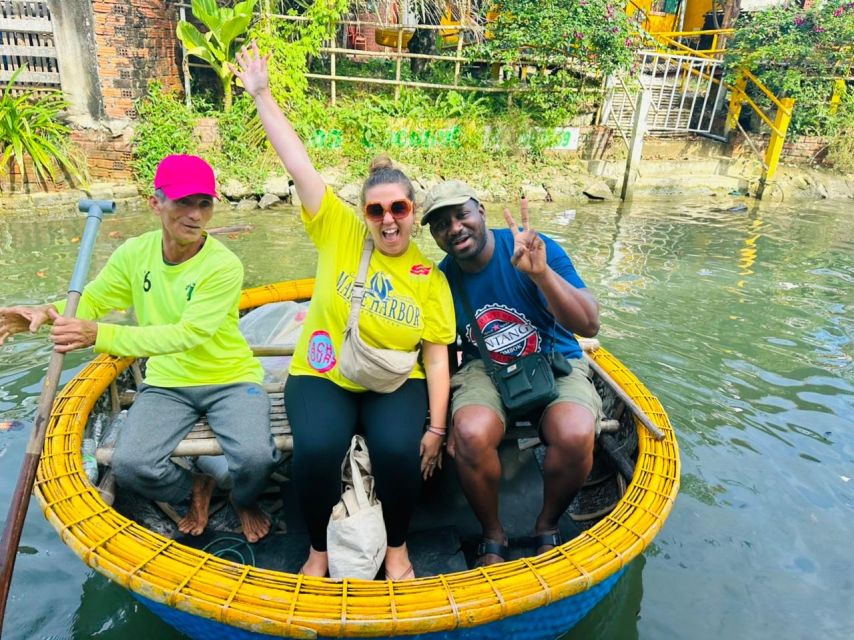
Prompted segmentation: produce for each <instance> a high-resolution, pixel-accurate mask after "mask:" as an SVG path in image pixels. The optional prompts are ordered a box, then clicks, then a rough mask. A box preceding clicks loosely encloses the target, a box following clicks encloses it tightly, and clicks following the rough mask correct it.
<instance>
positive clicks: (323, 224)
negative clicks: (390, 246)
mask: <svg viewBox="0 0 854 640" xmlns="http://www.w3.org/2000/svg"><path fill="white" fill-rule="evenodd" d="M302 220H303V223H304V224H305V228H306V231H308V235H309V237H310V238H311V239H312V241H313V242H314V244H315V245H316V246H317V249H318V261H317V275H316V280H315V284H314V295H313V296H312V299H311V305H310V306H309V309H308V315H307V316H306V319H305V323H304V325H303V328H302V333H301V334H300V339H299V342H298V343H297V346H296V350H295V352H294V358H293V361H292V362H291V368H290V374H291V375H310V376H318V377H324V378H328V379H329V380H331V381H332V382H334V383H335V384H337V385H338V386H340V387H343V388H344V389H348V390H350V391H364V390H365V389H364V387H361V386H359V385H357V384H354V383H353V382H351V381H350V380H348V379H347V378H345V377H344V376H342V375H341V372H340V371H339V368H338V366H337V364H338V360H337V356H338V353H339V352H340V349H341V343H342V342H343V341H344V327H345V326H346V324H347V318H348V317H349V315H350V296H351V293H352V290H353V282H354V280H355V279H356V275H357V274H358V271H359V262H360V261H361V257H362V248H363V246H364V242H365V237H366V235H367V228H366V227H365V223H364V221H363V220H362V219H361V218H360V217H358V216H357V215H356V213H355V211H353V210H352V209H351V208H350V207H348V206H347V205H346V204H345V203H344V202H342V201H341V200H340V199H339V198H338V196H336V195H335V194H334V193H333V192H332V190H331V189H327V190H326V194H325V195H324V196H323V202H322V203H321V205H320V210H319V211H318V212H317V215H315V216H314V218H310V217H309V216H308V215H307V213H306V212H305V210H303V213H302ZM359 333H360V335H361V337H362V339H363V340H364V341H365V342H366V343H367V344H369V345H371V346H372V347H379V348H383V349H397V350H400V351H413V350H414V349H416V348H418V346H419V344H420V342H421V341H422V340H427V341H429V342H433V343H436V344H450V343H452V342H453V341H454V339H455V338H456V325H455V319H454V305H453V302H452V301H451V290H450V288H449V287H448V281H447V280H446V279H445V275H444V274H443V273H442V272H441V271H440V270H439V268H438V267H437V266H436V265H435V264H434V263H433V262H432V261H431V260H430V259H429V258H427V257H425V256H424V254H423V253H421V250H420V249H419V248H418V247H417V246H416V245H415V243H414V242H410V243H409V247H408V248H407V250H406V252H405V253H404V254H403V255H400V256H395V257H392V256H386V255H383V254H382V253H380V252H379V251H377V250H374V252H373V253H372V254H371V261H370V263H369V264H368V275H367V277H366V279H365V297H364V299H363V300H362V310H361V313H360V314H359ZM409 377H410V378H424V377H425V375H424V368H423V366H422V365H421V363H420V362H419V363H418V364H417V365H416V366H415V369H413V371H412V374H411V375H410V376H409Z"/></svg>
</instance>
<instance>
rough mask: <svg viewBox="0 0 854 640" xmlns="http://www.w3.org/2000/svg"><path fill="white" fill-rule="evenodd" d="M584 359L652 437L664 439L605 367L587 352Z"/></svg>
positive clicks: (661, 432)
mask: <svg viewBox="0 0 854 640" xmlns="http://www.w3.org/2000/svg"><path fill="white" fill-rule="evenodd" d="M584 359H585V360H587V362H588V363H589V364H590V368H591V369H593V371H595V372H596V375H598V376H599V377H600V378H601V379H602V381H603V382H605V384H607V385H608V386H609V387H611V388H612V389H613V390H614V393H616V394H617V395H618V396H619V397H620V400H622V401H623V402H624V403H625V404H626V406H627V407H628V408H629V410H630V411H631V412H632V413H633V414H635V416H637V418H638V420H640V421H641V424H642V425H643V426H645V427H646V428H647V431H649V432H650V433H651V434H652V437H653V438H655V439H656V440H664V432H663V431H662V430H661V429H659V428H658V427H657V426H655V425H654V424H653V422H652V420H650V419H649V416H647V415H646V413H645V412H644V410H643V409H641V408H640V407H639V406H638V404H637V402H635V401H634V400H632V398H631V397H630V396H629V394H628V393H626V392H625V390H624V389H623V388H622V387H621V386H620V385H618V384H617V381H616V380H614V379H613V378H612V377H611V376H610V375H608V373H607V372H606V371H605V369H603V368H602V367H601V366H600V365H599V363H597V362H596V361H595V360H594V359H593V358H591V357H590V356H589V355H587V353H585V354H584Z"/></svg>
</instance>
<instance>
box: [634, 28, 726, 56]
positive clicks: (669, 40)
mask: <svg viewBox="0 0 854 640" xmlns="http://www.w3.org/2000/svg"><path fill="white" fill-rule="evenodd" d="M733 33H735V29H702V30H700V31H659V32H656V33H651V34H650V35H651V36H652V37H653V38H654V39H655V40H657V41H658V42H659V43H660V44H662V45H664V46H665V47H666V49H662V50H663V51H666V50H669V49H676V50H678V51H681V52H682V53H688V54H691V55H696V56H700V57H701V58H721V57H723V54H724V52H725V51H726V46H721V45H724V44H725V43H722V42H721V40H723V38H724V37H726V36H731V35H732V34H733ZM702 36H711V37H712V46H711V47H709V48H708V49H694V48H692V47H689V46H688V45H686V44H684V43H683V42H679V41H678V40H677V38H682V39H683V40H685V39H693V38H700V37H702Z"/></svg>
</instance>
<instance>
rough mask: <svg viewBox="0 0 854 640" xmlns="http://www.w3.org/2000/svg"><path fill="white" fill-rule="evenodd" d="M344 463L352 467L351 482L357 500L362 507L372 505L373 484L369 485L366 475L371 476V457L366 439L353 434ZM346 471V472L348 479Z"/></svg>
mask: <svg viewBox="0 0 854 640" xmlns="http://www.w3.org/2000/svg"><path fill="white" fill-rule="evenodd" d="M344 460H345V462H344V465H343V466H346V465H349V467H350V478H349V480H350V483H351V484H352V486H353V492H354V493H355V497H356V501H357V502H358V503H359V506H360V507H362V508H367V507H369V506H370V505H371V495H370V494H371V490H372V489H373V486H369V483H367V482H366V478H365V477H364V476H365V475H367V476H370V458H369V457H368V450H367V448H365V446H364V439H363V438H361V437H360V436H353V440H352V441H351V443H350V449H349V450H348V451H347V457H346V458H345V459H344ZM346 475H347V474H346V472H345V473H344V476H345V481H346Z"/></svg>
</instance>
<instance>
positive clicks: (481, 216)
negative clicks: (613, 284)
mask: <svg viewBox="0 0 854 640" xmlns="http://www.w3.org/2000/svg"><path fill="white" fill-rule="evenodd" d="M521 218H522V229H521V230H520V229H519V227H518V226H517V225H516V222H515V221H514V219H513V216H512V215H511V214H510V211H509V210H507V209H505V210H504V219H505V220H506V222H507V225H508V228H506V229H489V228H487V226H486V211H485V209H484V207H483V204H481V202H480V201H479V199H478V196H477V193H476V192H475V191H474V190H473V189H472V188H471V187H469V186H468V185H467V184H465V183H464V182H460V181H458V180H451V181H447V182H442V183H440V184H438V185H436V186H435V187H433V188H432V189H431V190H430V192H429V193H428V194H427V198H426V200H425V202H424V214H423V216H422V218H421V224H422V225H429V226H430V233H431V234H432V236H433V238H434V240H436V243H437V244H438V245H439V247H440V248H441V249H442V250H444V251H445V252H446V253H447V254H448V255H447V256H446V257H445V258H444V260H443V261H442V262H441V264H440V265H439V268H440V269H442V271H443V272H444V273H445V275H447V277H448V282H449V283H450V285H451V291H452V292H453V295H454V308H455V312H456V317H457V332H458V334H459V335H460V337H461V338H462V349H463V365H462V367H461V368H460V370H459V371H458V372H457V373H456V374H455V375H454V377H453V379H452V380H451V390H452V393H453V397H452V402H451V412H452V415H453V426H452V430H451V434H450V437H449V441H448V453H449V454H450V455H451V456H452V457H453V458H454V461H455V464H456V468H457V473H458V475H459V478H460V484H461V485H462V488H463V492H464V493H465V495H466V498H467V499H468V501H469V504H470V505H471V507H472V509H473V511H474V513H475V515H476V516H477V518H478V520H479V521H480V524H481V527H482V529H483V537H482V540H481V543H480V545H479V546H478V551H477V556H478V558H477V565H478V566H482V565H488V564H494V563H496V562H502V561H503V560H505V559H506V557H507V553H508V549H507V535H506V533H505V531H504V527H503V525H502V524H501V521H500V520H499V517H498V486H499V481H500V479H501V462H500V459H499V457H498V445H499V444H500V443H501V440H502V438H503V435H504V430H505V428H506V426H507V424H506V423H507V419H508V418H507V411H506V410H505V408H504V406H503V405H502V403H501V397H500V395H499V394H498V391H497V390H496V389H495V386H494V385H493V384H492V381H491V379H490V378H489V376H488V374H487V371H486V368H485V367H484V363H483V360H482V359H481V355H480V352H479V351H478V348H477V343H476V341H475V336H474V334H472V331H471V318H470V316H469V315H468V314H467V313H466V311H465V308H464V307H463V304H462V299H461V296H460V288H461V287H462V288H463V289H464V290H465V292H466V294H467V296H468V299H469V302H470V305H471V309H472V310H473V312H474V315H475V317H476V318H477V322H478V326H479V327H480V330H481V332H482V333H483V335H484V341H485V343H486V347H487V349H488V351H489V355H490V357H491V359H492V360H493V361H494V362H495V363H496V364H497V365H499V366H500V365H503V364H506V363H508V362H511V361H513V360H515V359H516V358H519V357H521V356H524V355H528V354H530V353H534V352H536V351H543V352H545V353H550V352H552V351H554V352H556V353H559V354H562V355H563V356H564V357H565V358H566V360H568V362H569V363H570V364H571V365H572V372H571V373H570V374H569V375H565V376H563V377H559V378H557V380H556V383H557V390H558V397H557V398H556V399H555V400H553V401H552V402H551V403H549V404H548V405H547V406H546V407H545V409H543V411H542V414H541V416H540V417H539V431H540V438H541V440H542V441H543V444H544V445H545V446H546V455H545V461H544V466H543V505H542V509H541V510H540V513H539V515H538V516H537V520H536V522H535V523H534V537H535V540H536V545H537V553H538V554H540V553H545V552H546V551H548V550H550V549H552V548H554V547H555V546H557V545H558V544H560V543H561V540H560V536H559V532H558V519H559V518H560V516H561V514H562V513H563V512H564V511H566V509H567V508H568V507H569V504H570V502H572V499H573V498H574V497H575V495H576V493H578V491H579V490H580V489H581V487H582V485H583V484H584V481H585V480H586V478H587V476H588V474H589V473H590V468H591V466H592V464H593V443H594V439H595V436H596V431H597V429H598V425H599V421H600V414H601V410H602V401H601V399H600V398H599V395H598V394H597V393H596V390H595V388H594V387H593V385H592V383H591V382H590V380H589V379H588V377H587V373H588V367H587V363H586V362H585V361H584V359H583V355H582V352H581V348H580V346H579V344H578V341H577V340H576V339H575V335H574V334H578V335H581V336H585V337H592V336H595V335H596V334H597V333H598V331H599V305H598V303H597V302H596V298H595V297H594V296H593V295H592V294H591V293H590V292H589V291H587V289H586V288H585V285H584V282H583V281H582V280H581V278H580V277H579V276H578V274H577V273H576V271H575V267H574V266H573V264H572V261H571V260H570V259H569V256H568V255H567V254H566V252H565V251H564V250H563V249H562V248H561V247H560V246H559V245H558V244H557V243H556V242H555V241H554V240H552V239H551V238H548V237H547V236H544V235H542V234H538V233H537V232H536V231H534V230H533V229H530V228H529V224H528V205H527V201H526V200H525V199H524V198H523V200H522V205H521Z"/></svg>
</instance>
